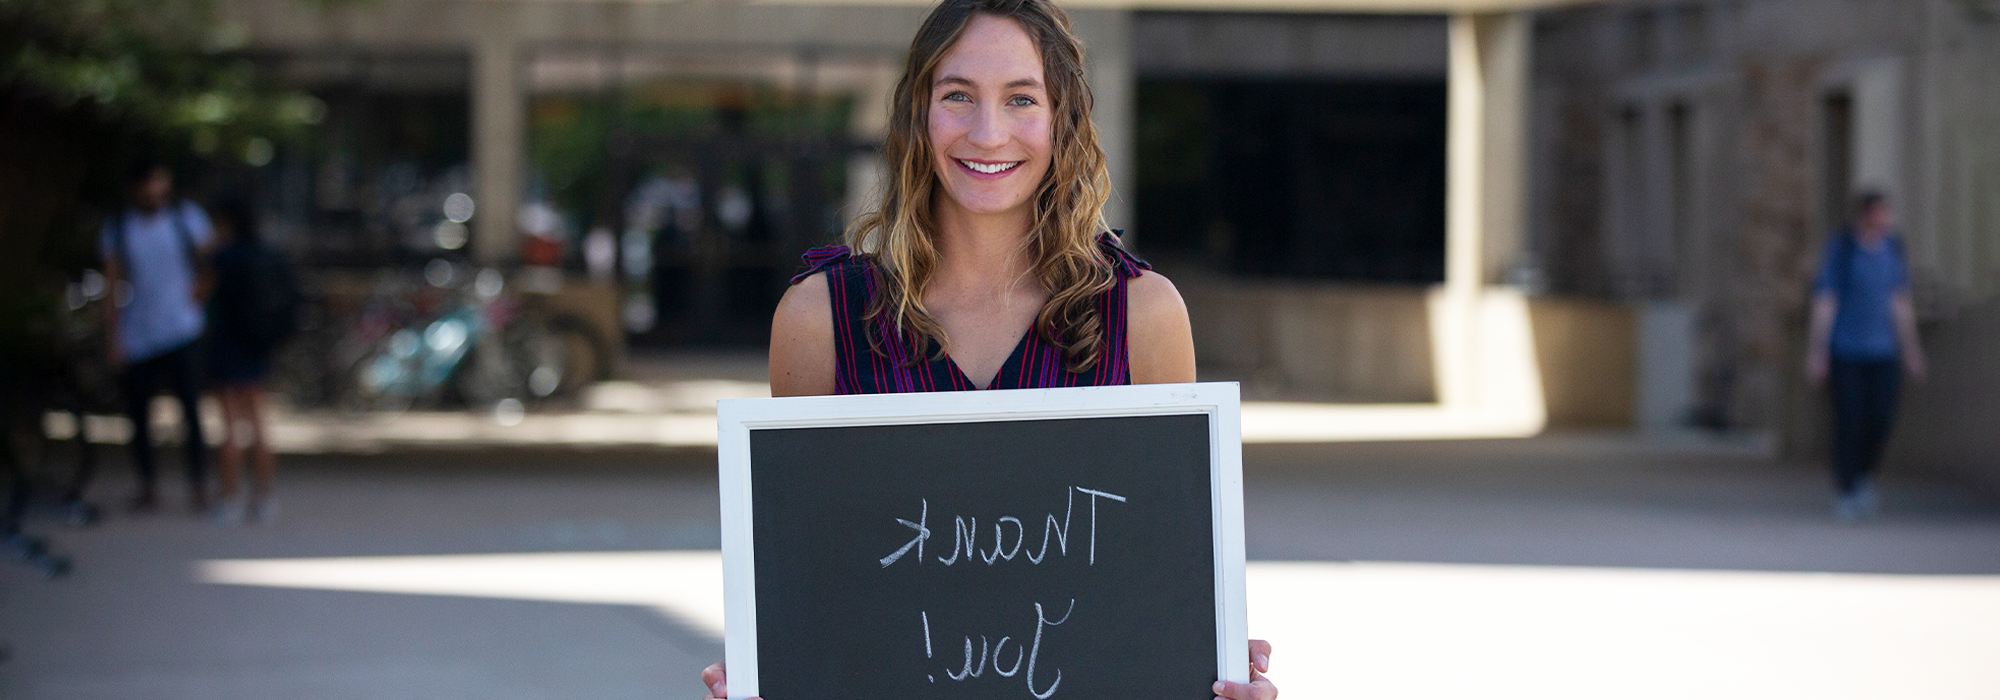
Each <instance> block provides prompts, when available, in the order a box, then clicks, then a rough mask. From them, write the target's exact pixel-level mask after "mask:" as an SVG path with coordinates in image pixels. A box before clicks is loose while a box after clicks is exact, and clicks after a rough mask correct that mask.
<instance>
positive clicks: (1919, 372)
mask: <svg viewBox="0 0 2000 700" xmlns="http://www.w3.org/2000/svg"><path fill="white" fill-rule="evenodd" d="M1808 342H1809V344H1808V345H1807V350H1806V376H1807V377H1809V378H1810V379H1811V380H1812V381H1813V383H1814V384H1828V385H1830V387H1831V389H1832V392H1831V393H1832V398H1833V414H1834V417H1833V464H1832V466H1833V485H1834V490H1835V493H1836V494H1837V498H1836V500H1835V501H1834V515H1835V516H1836V517H1838V518H1840V519H1841V520H1843V521H1847V522H1852V521H1855V520H1859V519H1861V518H1866V517H1873V516H1874V515H1875V514H1876V513H1877V511H1878V510H1879V508H1880V497H1879V496H1878V495H1877V492H1876V489H1875V467H1876V465H1877V464H1878V463H1879V462H1881V461H1882V451H1883V448H1885V447H1886V446H1887V445H1888V442H1889V428H1890V426H1891V425H1892V424H1893V423H1894V421H1895V417H1896V398H1897V394H1898V393H1899V392H1900V390H1901V383H1902V375H1903V374H1905V373H1907V374H1909V375H1910V377H1911V378H1912V379H1916V380H1918V381H1922V380H1923V379H1924V378H1925V375H1926V374H1927V372H1928V369H1927V367H1926V364H1925V361H1924V351H1923V347H1922V346H1921V345H1920V344H1919V343H1918V341H1917V315H1916V311H1915V308H1914V306H1913V305H1912V304H1911V303H1910V280H1909V273H1908V267H1907V262H1906V261H1905V260H1904V258H1903V246H1902V240H1901V237H1900V236H1899V235H1897V233H1896V231H1895V228H1894V225H1893V223H1892V221H1891V218H1890V211H1889V201H1888V200H1887V199H1886V198H1884V197H1883V196H1882V195H1881V194H1879V193H1873V192H1870V193H1864V194H1862V195H1860V196H1859V197H1857V198H1856V199H1855V205H1854V222H1853V223H1852V224H1851V225H1848V226H1843V227H1841V228H1840V229H1839V230H1836V231H1834V233H1833V235H1832V236H1831V237H1830V238H1829V240H1828V241H1827V243H1826V253H1825V256H1824V257H1823V258H1822V259H1821V261H1820V266H1819V276H1818V277H1817V278H1815V279H1814V281H1813V303H1812V326H1811V338H1810V340H1809V341H1808Z"/></svg>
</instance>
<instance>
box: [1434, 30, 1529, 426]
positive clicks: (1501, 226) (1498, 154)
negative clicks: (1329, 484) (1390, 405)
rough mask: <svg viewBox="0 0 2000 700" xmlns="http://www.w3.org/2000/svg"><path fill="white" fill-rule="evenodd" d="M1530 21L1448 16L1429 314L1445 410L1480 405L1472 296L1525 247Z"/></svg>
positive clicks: (1476, 302) (1476, 299)
mask: <svg viewBox="0 0 2000 700" xmlns="http://www.w3.org/2000/svg"><path fill="white" fill-rule="evenodd" d="M1531 23H1532V17H1531V16H1530V15H1529V14H1527V13H1525V12H1511V13H1500V14H1469V13H1468V14H1458V15H1453V16H1452V18H1451V24H1450V29H1449V32H1450V42H1449V43H1450V47H1451V57H1450V67H1449V70H1448V76H1449V77H1448V80H1449V83H1448V87H1447V89H1448V90H1449V96H1448V116H1447V126H1446V136H1445V141H1446V144H1445V149H1446V168H1445V170H1446V176H1445V177H1446V185H1445V285H1444V286H1445V288H1444V290H1443V298H1442V299H1440V302H1441V303H1439V304H1438V305H1437V307H1436V308H1437V311H1438V314H1437V317H1436V318H1434V320H1433V323H1434V324H1435V326H1434V327H1435V328H1436V334H1437V335H1436V338H1437V342H1436V350H1437V360H1438V362H1437V368H1438V399H1439V402H1440V403H1443V404H1445V405H1447V406H1448V407H1451V406H1455V407H1468V408H1476V407H1479V406H1482V405H1484V404H1485V403H1487V401H1486V399H1487V398H1488V397H1485V396H1483V393H1484V392H1483V391H1482V389H1481V387H1483V386H1485V385H1487V384H1489V383H1490V382H1488V381H1485V380H1486V379H1491V378H1487V377H1482V376H1481V372H1480V367H1481V366H1482V365H1481V362H1480V359H1481V357H1482V352H1483V350H1484V349H1485V347H1484V344H1483V341H1484V338H1482V323H1481V321H1480V317H1479V312H1478V309H1479V307H1480V299H1481V297H1482V294H1483V290H1484V289H1485V287H1486V286H1487V285H1490V284H1494V283H1496V282H1498V281H1500V280H1501V279H1502V278H1503V276H1504V275H1505V273H1506V270H1507V268H1508V266H1510V265H1512V264H1513V263H1514V261H1515V259H1516V258H1517V257H1518V256H1519V255H1520V253H1521V249H1522V246H1523V244H1524V243H1525V236H1524V235H1523V234H1524V230H1525V228H1526V227H1525V221H1524V218H1525V213H1526V211H1527V206H1526V205H1527V203H1526V192H1527V177H1528V169H1527V141H1528V130H1527V108H1528V78H1529V76H1528V69H1529V60H1528V59H1529V48H1530V44H1529V40H1530V38H1531V37H1530V36H1529V29H1530V26H1531ZM1492 398H1498V397H1492Z"/></svg>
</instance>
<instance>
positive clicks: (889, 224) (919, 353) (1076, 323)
mask: <svg viewBox="0 0 2000 700" xmlns="http://www.w3.org/2000/svg"><path fill="white" fill-rule="evenodd" d="M981 15H985V16H991V17H1000V18H1005V19H1010V20H1013V21H1014V22H1016V23H1018V24H1019V25H1020V26H1021V28H1022V29H1023V30H1025V31H1026V32H1027V33H1028V36H1029V37H1030V38H1031V39H1033V40H1034V42H1035V44H1036V46H1037V47H1038V48H1039V50H1040V53H1041V59H1042V73H1043V80H1044V82H1045V83H1046V85H1047V89H1048V93H1049V99H1050V102H1051V109H1052V111H1053V117H1054V118H1053V120H1052V122H1053V124H1052V127H1051V128H1052V129H1053V132H1054V133H1053V134H1052V136H1053V138H1052V143H1053V144H1054V153H1053V158H1052V159H1051V162H1050V164H1049V171H1048V175H1047V176H1046V178H1045V179H1044V180H1043V181H1042V183H1041V185H1040V186H1039V187H1038V188H1037V189H1036V191H1035V195H1034V218H1033V223H1032V224H1031V225H1030V229H1029V233H1028V239H1027V241H1026V242H1025V249H1024V250H1023V253H1024V254H1025V255H1026V256H1027V258H1028V260H1029V261H1030V270H1031V273H1030V274H1031V275H1032V276H1033V278H1034V279H1035V281H1037V282H1038V283H1040V284H1041V285H1042V287H1043V288H1044V289H1046V290H1048V291H1049V293H1050V296H1049V300H1048V302H1047V303H1046V304H1044V305H1043V306H1042V310H1041V313H1040V314H1039V315H1038V316H1037V317H1036V318H1035V327H1034V329H1033V330H1032V331H1031V332H1034V333H1039V334H1041V335H1042V339H1043V340H1045V341H1046V342H1048V343H1049V344H1051V345H1054V346H1056V347H1058V348H1060V349H1061V350H1062V353H1063V364H1064V366H1065V367H1066V368H1067V369H1068V370H1069V371H1071V372H1082V371H1085V370H1087V369H1090V368H1091V367H1094V366H1095V365H1096V364H1097V363H1098V362H1099V361H1100V355H1102V354H1103V353H1104V352H1106V351H1108V350H1111V349H1109V348H1107V347H1106V345H1107V342H1106V338H1105V336H1106V332H1107V331H1106V328H1105V320H1104V318H1103V317H1102V314H1101V313H1099V311H1098V309H1097V305H1096V303H1095V299H1096V297H1097V295H1099V294H1102V293H1104V292H1105V291H1106V290H1109V289H1111V288H1112V287H1113V286H1115V285H1116V284H1117V282H1118V278H1117V275H1118V272H1117V270H1116V269H1115V268H1114V267H1113V262H1112V261H1111V260H1109V259H1107V258H1106V257H1105V255H1104V253H1103V252H1102V251H1100V250H1099V249H1098V247H1097V239H1098V236H1099V235H1100V234H1102V233H1104V232H1105V231H1107V230H1108V229H1107V227H1106V226H1105V223H1104V214H1103V211H1104V202H1105V200H1106V199H1107V198H1108V197H1109V196H1110V191H1111V177H1110V174H1109V172H1108V171H1107V170H1106V168H1105V163H1104V149H1102V148H1101V147H1099V146H1098V143H1097V129H1096V127H1095V126H1093V125H1092V124H1091V121H1090V111H1091V95H1090V86H1089V84H1087V83H1086V82H1085V81H1084V74H1083V71H1084V64H1083V45H1082V42H1080V41H1078V40H1077V38H1076V35H1075V33H1073V32H1072V31H1071V30H1070V24H1069V15H1067V14H1066V13H1064V12H1063V11H1062V9H1061V8H1058V7H1056V6H1055V5H1054V4H1053V3H1051V2H1049V1H1048V0H944V2H942V3H941V4H939V5H938V7H937V9H935V10H932V11H931V14H930V16H929V17H927V18H925V19H924V23H923V26H922V27H920V28H918V29H917V36H916V39H914V40H912V41H911V42H910V53H909V58H908V60H907V63H906V64H905V65H904V68H903V77H902V80H901V81H899V82H898V83H897V84H896V93H895V98H894V99H895V102H894V103H893V104H892V105H891V107H890V119H889V133H888V138H887V140H886V141H885V142H884V144H883V157H884V160H885V161H886V162H887V165H888V168H889V177H888V178H887V180H886V182H884V183H883V186H882V195H881V202H880V204H879V205H878V206H877V207H876V209H875V210H874V211H871V212H869V213H866V214H863V215H862V216H861V217H859V218H857V219H856V220H855V222H854V224H853V226H851V227H849V229H848V231H847V244H848V247H850V248H852V249H854V250H855V251H856V252H867V253H871V254H873V255H874V256H875V263H876V264H875V269H876V271H877V272H876V274H877V275H879V276H880V278H879V279H878V280H877V285H876V295H875V299H874V301H873V303H872V304H871V306H870V308H869V310H868V319H869V320H870V321H874V320H876V319H882V318H886V319H887V320H888V323H887V324H886V326H887V327H888V328H892V329H894V330H895V332H897V333H901V334H903V335H904V336H905V337H906V338H907V339H908V340H909V341H910V342H909V343H908V347H909V348H910V353H911V355H910V357H908V358H901V359H903V360H905V361H907V362H909V363H910V364H913V365H914V364H920V363H922V362H924V361H925V350H926V349H927V348H929V347H930V341H932V340H934V339H935V340H938V341H939V345H940V348H942V345H943V342H944V338H945V333H944V329H943V328H942V327H941V326H939V325H938V323H937V320H936V319H933V318H932V317H931V315H930V313H929V312H927V311H926V310H925V309H924V301H923V298H924V297H923V295H924V289H925V288H926V286H927V285H928V284H929V283H930V281H931V277H932V275H933V274H935V273H936V271H937V269H938V258H939V252H938V245H937V239H936V236H937V234H938V230H937V219H936V216H935V214H934V212H933V211H932V197H934V196H937V195H938V194H939V182H938V174H937V173H936V172H935V169H934V166H933V163H935V162H936V161H935V158H934V153H933V151H932V148H933V144H932V143H931V142H930V130H929V118H930V93H931V83H932V81H933V79H934V78H935V74H936V71H937V68H938V64H939V63H940V62H941V61H942V60H943V58H944V55H945V53H946V52H948V51H950V50H951V47H952V45H953V44H956V43H957V42H958V38H959V36H960V35H961V34H963V33H964V31H965V27H966V25H968V24H970V23H971V21H972V19H973V18H974V17H978V16H981ZM869 325H870V326H871V327H876V326H877V324H874V323H870V324H869ZM868 340H869V346H870V347H871V348H872V349H874V350H875V352H878V353H879V352H882V350H881V347H882V346H881V339H879V338H876V337H874V336H873V334H872V333H871V335H870V337H869V339H868Z"/></svg>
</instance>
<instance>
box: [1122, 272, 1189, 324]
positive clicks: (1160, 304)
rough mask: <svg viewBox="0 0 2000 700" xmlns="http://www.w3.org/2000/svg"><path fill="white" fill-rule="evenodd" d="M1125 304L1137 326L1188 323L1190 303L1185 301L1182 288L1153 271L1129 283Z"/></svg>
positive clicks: (1126, 288) (1127, 283)
mask: <svg viewBox="0 0 2000 700" xmlns="http://www.w3.org/2000/svg"><path fill="white" fill-rule="evenodd" d="M1125 304H1126V307H1127V308H1128V309H1129V312H1128V313H1130V314H1131V316H1132V322H1133V324H1134V325H1135V326H1136V325H1138V324H1141V323H1147V322H1150V321H1171V320H1173V319H1174V318H1176V317H1177V318H1179V319H1180V321H1181V322H1182V323H1186V321H1187V301H1186V300H1184V299H1182V298H1181V290H1180V288H1178V287H1175V286H1174V282H1173V280H1169V279H1167V276H1166V275H1162V274H1160V273H1158V272H1154V271H1152V270H1147V271H1145V272H1143V273H1141V274H1140V275H1139V276H1138V277H1134V278H1132V280H1131V281H1129V282H1126V283H1125Z"/></svg>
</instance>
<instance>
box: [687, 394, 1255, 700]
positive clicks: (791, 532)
mask: <svg viewBox="0 0 2000 700" xmlns="http://www.w3.org/2000/svg"><path fill="white" fill-rule="evenodd" d="M720 418H721V430H722V443H721V455H720V456H721V462H722V469H723V479H722V481H723V483H722V491H723V506H724V507H723V520H724V522H723V534H724V540H723V556H724V570H725V578H726V581H725V585H726V590H727V607H726V611H725V612H726V628H727V629H726V634H727V638H726V640H725V645H726V647H727V651H728V662H729V681H730V682H729V687H730V694H731V697H735V698H742V697H749V696H752V695H761V696H762V697H764V698H766V699H767V700H794V699H804V698H816V699H817V698H864V697H865V698H883V697H888V698H968V699H983V698H993V699H996V700H998V699H1003V698H1006V699H1013V698H1019V699H1027V700H1054V699H1055V698H1065V697H1073V698H1102V697H1130V698H1149V699H1151V698H1158V699H1163V700H1170V699H1173V698H1186V699H1188V700H1199V699H1204V698H1211V697H1213V693H1211V692H1210V691H1209V685H1210V684H1211V683H1213V682H1214V681H1215V680H1216V679H1218V678H1226V679H1229V680H1237V681H1242V680H1247V679H1246V678H1245V676H1247V674H1248V671H1247V668H1246V667H1245V663H1244V657H1245V651H1244V649H1245V644H1246V641H1245V639H1244V631H1243V621H1242V617H1243V616H1242V610H1243V601H1242V571H1243V556H1242V505H1241V504H1242V486H1241V466H1240V464H1241V456H1240V455H1241V448H1240V444H1239V442H1240V441H1239V438H1238V437H1237V436H1238V434H1239V433H1238V422H1237V421H1238V418H1237V392H1236V386H1235V385H1234V384H1186V385H1156V386H1141V387H1095V388H1083V389H1048V390H1042V389H1034V390H1018V391H988V392H957V393H935V394H904V395H894V396H864V397H812V398H798V399H753V400H743V401H726V402H723V405H722V407H721V411H720Z"/></svg>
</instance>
